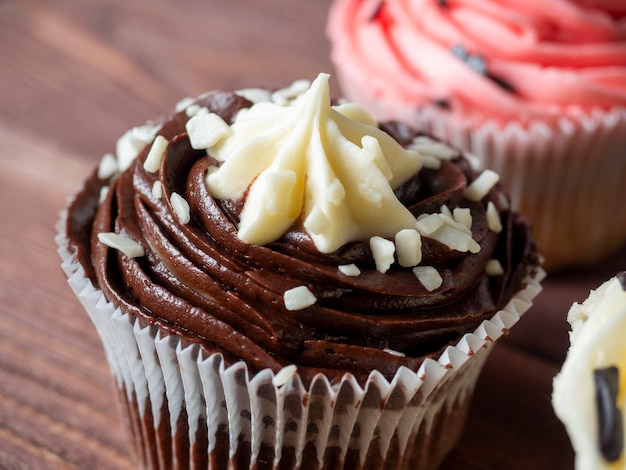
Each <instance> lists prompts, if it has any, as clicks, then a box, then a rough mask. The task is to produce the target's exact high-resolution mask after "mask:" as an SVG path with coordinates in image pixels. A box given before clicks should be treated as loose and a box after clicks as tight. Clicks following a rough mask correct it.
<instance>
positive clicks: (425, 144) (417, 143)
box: [407, 135, 459, 160]
mask: <svg viewBox="0 0 626 470" xmlns="http://www.w3.org/2000/svg"><path fill="white" fill-rule="evenodd" d="M407 148H408V149H411V150H417V151H418V152H419V153H420V154H422V155H423V156H425V155H430V156H432V157H436V158H438V159H441V160H452V159H454V158H456V157H458V156H459V152H458V151H457V150H455V149H454V148H452V147H450V146H448V145H446V144H445V143H443V142H440V141H438V140H435V139H431V138H430V137H428V136H425V135H420V136H417V137H415V138H414V139H413V141H412V142H411V143H410V144H409V145H408V146H407Z"/></svg>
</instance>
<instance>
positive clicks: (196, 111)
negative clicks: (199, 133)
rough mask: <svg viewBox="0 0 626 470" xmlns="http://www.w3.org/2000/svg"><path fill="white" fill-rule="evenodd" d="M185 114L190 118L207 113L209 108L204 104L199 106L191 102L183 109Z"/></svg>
mask: <svg viewBox="0 0 626 470" xmlns="http://www.w3.org/2000/svg"><path fill="white" fill-rule="evenodd" d="M185 114H186V115H187V116H188V117H190V118H191V117H194V116H203V115H206V114H209V108H207V107H206V106H200V105H199V104H192V105H191V106H189V107H188V108H187V109H185Z"/></svg>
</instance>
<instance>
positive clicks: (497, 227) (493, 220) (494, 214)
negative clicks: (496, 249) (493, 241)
mask: <svg viewBox="0 0 626 470" xmlns="http://www.w3.org/2000/svg"><path fill="white" fill-rule="evenodd" d="M487 224H488V225H489V230H491V231H492V232H496V233H500V232H501V231H502V221H501V220H500V214H499V213H498V209H496V206H495V204H494V203H493V202H491V201H489V202H488V203H487Z"/></svg>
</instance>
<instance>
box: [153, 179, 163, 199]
mask: <svg viewBox="0 0 626 470" xmlns="http://www.w3.org/2000/svg"><path fill="white" fill-rule="evenodd" d="M152 195H153V196H154V197H155V198H156V199H161V198H162V197H163V184H162V183H161V182H160V181H155V182H154V184H153V185H152Z"/></svg>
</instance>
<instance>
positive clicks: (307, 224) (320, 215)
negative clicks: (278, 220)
mask: <svg viewBox="0 0 626 470" xmlns="http://www.w3.org/2000/svg"><path fill="white" fill-rule="evenodd" d="M329 223H330V222H329V220H328V217H326V214H324V211H323V210H322V209H320V208H319V207H318V206H315V207H313V209H312V210H311V213H310V214H309V215H308V217H307V218H306V220H305V221H304V224H303V225H304V228H305V230H306V231H307V232H308V233H311V234H313V235H318V234H320V233H324V230H326V227H328V225H329Z"/></svg>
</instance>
